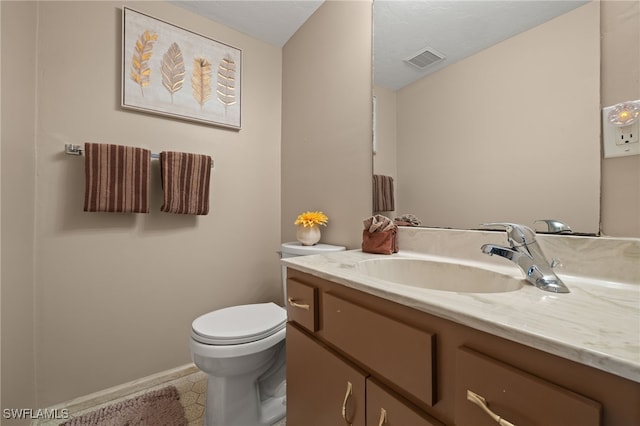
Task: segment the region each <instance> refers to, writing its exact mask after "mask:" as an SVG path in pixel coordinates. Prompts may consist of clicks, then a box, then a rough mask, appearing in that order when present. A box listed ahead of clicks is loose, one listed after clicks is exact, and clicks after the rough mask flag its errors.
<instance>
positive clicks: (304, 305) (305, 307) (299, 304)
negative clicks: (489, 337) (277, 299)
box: [287, 297, 309, 311]
mask: <svg viewBox="0 0 640 426" xmlns="http://www.w3.org/2000/svg"><path fill="white" fill-rule="evenodd" d="M287 302H289V305H291V306H293V307H294V308H300V309H306V310H307V311H308V310H309V305H307V304H306V303H304V304H303V303H297V302H296V301H295V300H293V297H288V298H287Z"/></svg>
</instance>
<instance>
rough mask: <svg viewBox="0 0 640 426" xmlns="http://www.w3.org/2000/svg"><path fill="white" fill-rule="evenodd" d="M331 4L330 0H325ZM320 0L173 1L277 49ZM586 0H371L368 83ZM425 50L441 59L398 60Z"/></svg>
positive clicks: (411, 72) (412, 73)
mask: <svg viewBox="0 0 640 426" xmlns="http://www.w3.org/2000/svg"><path fill="white" fill-rule="evenodd" d="M328 1H335V0H328ZM322 2H323V0H299V1H293V0H280V1H275V0H255V1H252V0H225V1H207V0H200V1H174V2H172V3H174V4H176V5H178V6H180V7H183V8H186V9H189V10H191V11H193V12H195V13H197V14H199V15H202V16H204V17H206V18H209V19H211V20H213V21H216V22H219V23H222V24H224V25H226V26H228V27H230V28H233V29H235V30H237V31H240V32H243V33H245V34H248V35H250V36H252V37H255V38H257V39H259V40H263V41H265V42H267V43H270V44H273V45H275V46H279V47H282V46H284V45H285V44H286V42H287V41H288V40H289V38H291V36H292V35H293V34H294V33H295V32H296V31H297V29H298V28H299V27H300V26H301V25H302V24H304V23H305V22H306V20H307V19H308V18H309V16H311V15H312V14H313V13H314V12H315V11H316V9H317V8H318V7H319V6H320V5H321V4H322ZM585 3H588V0H495V1H493V0H492V1H490V0H468V1H467V0H448V1H440V0H438V1H436V0H374V17H373V26H374V30H373V38H374V43H373V44H374V54H373V57H374V59H373V67H374V80H375V83H376V84H379V85H381V86H384V87H387V88H390V89H399V88H401V87H403V86H405V85H407V84H410V83H412V82H413V81H415V80H418V79H420V78H422V77H423V76H425V75H427V74H429V73H431V72H434V71H437V70H439V69H441V68H443V67H446V66H447V65H450V64H452V63H455V62H457V61H459V60H461V59H463V58H466V57H468V56H470V55H473V54H474V53H477V52H479V51H481V50H483V49H486V48H487V47H490V46H492V45H494V44H496V43H499V42H500V41H502V40H505V39H507V38H509V37H511V36H513V35H516V34H518V33H521V32H523V31H526V30H528V29H530V28H533V27H535V26H537V25H540V24H542V23H543V22H546V21H548V20H550V19H552V18H554V17H556V16H559V15H561V14H563V13H566V12H568V11H570V10H572V9H575V8H577V7H579V6H582V5H583V4H585ZM427 47H429V48H433V49H435V50H436V51H437V52H439V53H441V54H443V55H444V56H445V57H446V58H445V60H443V61H440V62H438V63H435V64H433V65H431V66H429V67H427V68H425V69H423V70H419V69H417V68H416V67H414V66H413V65H410V64H407V63H406V62H405V60H406V59H409V58H410V57H412V56H414V55H415V54H417V53H420V52H421V51H422V50H423V49H424V48H427Z"/></svg>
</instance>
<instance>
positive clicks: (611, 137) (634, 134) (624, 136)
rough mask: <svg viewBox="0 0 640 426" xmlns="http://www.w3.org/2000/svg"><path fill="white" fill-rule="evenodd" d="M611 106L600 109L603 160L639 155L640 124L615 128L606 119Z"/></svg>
mask: <svg viewBox="0 0 640 426" xmlns="http://www.w3.org/2000/svg"><path fill="white" fill-rule="evenodd" d="M636 102H640V101H636ZM613 108H614V107H613V106H610V107H606V108H603V109H602V145H603V153H604V158H611V157H623V156H626V155H638V154H640V125H639V124H640V122H635V123H633V124H631V125H629V126H622V127H617V126H614V125H612V124H611V123H609V121H608V120H607V117H608V115H609V112H610V111H611V110H612V109H613Z"/></svg>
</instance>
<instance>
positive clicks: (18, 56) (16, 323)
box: [0, 2, 37, 408]
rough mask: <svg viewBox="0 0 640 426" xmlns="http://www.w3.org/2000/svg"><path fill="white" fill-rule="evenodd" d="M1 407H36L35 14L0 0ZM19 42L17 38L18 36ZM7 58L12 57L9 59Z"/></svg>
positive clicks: (27, 6)
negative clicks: (0, 180) (0, 11)
mask: <svg viewBox="0 0 640 426" xmlns="http://www.w3.org/2000/svg"><path fill="white" fill-rule="evenodd" d="M0 6H1V9H2V58H3V61H2V98H1V99H2V136H1V138H2V146H1V153H0V155H1V157H2V161H1V170H2V175H1V176H2V189H1V190H2V212H1V214H2V221H1V226H0V228H1V231H0V232H2V239H1V241H2V244H1V250H2V269H1V274H0V275H1V280H2V331H1V333H0V334H1V336H2V364H1V365H2V374H1V375H0V377H2V383H1V387H2V388H3V390H4V392H3V394H2V398H3V399H2V404H1V406H2V408H21V407H25V408H26V407H34V406H35V403H36V400H35V389H36V377H35V355H36V354H35V345H36V343H35V335H34V301H35V292H34V285H35V283H34V252H33V241H34V214H35V210H34V208H35V185H36V169H35V149H36V144H35V140H36V127H35V126H36V119H35V102H36V90H35V87H36V60H37V59H36V44H37V40H36V31H35V26H36V19H37V7H36V4H35V3H32V2H2V3H1V4H0ZM18 40H19V42H16V41H18ZM9 58H10V59H9Z"/></svg>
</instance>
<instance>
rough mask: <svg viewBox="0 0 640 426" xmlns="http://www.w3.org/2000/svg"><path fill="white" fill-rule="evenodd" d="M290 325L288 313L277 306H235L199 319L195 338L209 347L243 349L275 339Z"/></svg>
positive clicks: (192, 327) (267, 304) (193, 333)
mask: <svg viewBox="0 0 640 426" xmlns="http://www.w3.org/2000/svg"><path fill="white" fill-rule="evenodd" d="M286 322H287V313H286V310H285V309H283V308H281V307H280V306H278V305H276V304H275V303H258V304H252V305H239V306H231V307H228V308H223V309H219V310H216V311H213V312H209V313H207V314H204V315H201V316H199V317H198V318H196V319H195V320H194V321H193V323H192V324H191V329H192V332H191V335H192V337H193V339H194V340H196V341H198V342H200V343H204V344H207V345H222V346H226V345H239V344H243V343H250V342H255V341H259V340H262V339H265V338H267V337H269V336H272V335H274V334H276V333H278V332H279V331H280V330H283V329H284V328H285V327H286Z"/></svg>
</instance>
